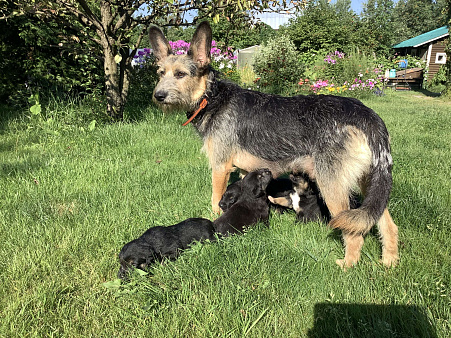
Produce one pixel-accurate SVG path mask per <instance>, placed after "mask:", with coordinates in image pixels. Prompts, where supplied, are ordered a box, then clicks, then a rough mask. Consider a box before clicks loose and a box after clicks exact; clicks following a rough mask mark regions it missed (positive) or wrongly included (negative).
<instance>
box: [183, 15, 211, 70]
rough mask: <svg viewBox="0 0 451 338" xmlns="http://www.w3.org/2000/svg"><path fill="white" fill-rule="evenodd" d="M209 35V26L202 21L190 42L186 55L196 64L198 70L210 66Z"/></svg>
mask: <svg viewBox="0 0 451 338" xmlns="http://www.w3.org/2000/svg"><path fill="white" fill-rule="evenodd" d="M211 35H212V33H211V27H210V24H209V23H208V22H207V21H204V22H201V23H200V24H199V26H197V29H196V32H195V33H194V35H193V39H192V40H191V45H190V47H189V49H188V55H189V56H190V57H191V58H192V59H193V60H194V62H196V63H197V64H198V66H199V68H204V67H206V66H208V65H209V64H210V61H211V57H210V50H211V40H212V37H211Z"/></svg>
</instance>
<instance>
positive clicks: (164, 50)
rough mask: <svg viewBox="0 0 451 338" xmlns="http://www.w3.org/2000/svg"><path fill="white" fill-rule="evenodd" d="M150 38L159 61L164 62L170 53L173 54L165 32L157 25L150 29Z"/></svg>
mask: <svg viewBox="0 0 451 338" xmlns="http://www.w3.org/2000/svg"><path fill="white" fill-rule="evenodd" d="M149 40H150V44H151V45H152V49H153V54H154V55H155V57H156V59H157V62H162V61H163V60H164V59H166V58H167V57H168V56H169V55H170V54H172V49H171V46H170V45H169V42H168V40H167V39H166V38H165V36H164V34H163V32H162V31H161V29H160V28H158V27H157V26H152V27H150V29H149Z"/></svg>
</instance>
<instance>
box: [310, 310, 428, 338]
mask: <svg viewBox="0 0 451 338" xmlns="http://www.w3.org/2000/svg"><path fill="white" fill-rule="evenodd" d="M314 323H315V324H314V327H313V328H311V329H310V330H309V331H308V333H307V337H309V338H313V337H315V338H316V337H350V338H351V337H359V338H360V337H381V338H383V337H387V338H388V337H434V338H435V337H437V332H436V329H435V327H433V326H432V325H431V323H430V321H429V320H428V317H427V315H426V313H425V310H424V309H423V308H421V307H419V306H414V305H375V304H336V303H318V304H315V307H314Z"/></svg>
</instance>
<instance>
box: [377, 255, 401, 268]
mask: <svg viewBox="0 0 451 338" xmlns="http://www.w3.org/2000/svg"><path fill="white" fill-rule="evenodd" d="M380 262H381V263H382V264H384V265H385V266H386V267H388V268H393V267H395V266H396V265H398V263H399V257H398V255H390V256H389V255H383V256H382V259H381V260H380Z"/></svg>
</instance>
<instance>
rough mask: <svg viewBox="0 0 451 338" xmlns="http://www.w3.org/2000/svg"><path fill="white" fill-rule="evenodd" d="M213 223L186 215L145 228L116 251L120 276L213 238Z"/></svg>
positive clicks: (172, 256)
mask: <svg viewBox="0 0 451 338" xmlns="http://www.w3.org/2000/svg"><path fill="white" fill-rule="evenodd" d="M214 234H215V231H214V228H213V223H212V222H211V221H210V220H208V219H205V218H188V219H186V220H184V221H182V222H180V223H177V224H174V225H171V226H167V227H162V226H156V227H153V228H150V229H148V230H147V231H146V232H144V233H143V234H142V235H141V236H140V237H138V238H137V239H134V240H133V241H131V242H129V243H127V244H125V245H124V246H123V248H122V249H121V251H120V253H119V262H120V264H121V267H120V269H119V272H118V274H117V275H118V277H119V278H125V277H126V276H127V272H128V271H129V269H131V268H138V269H141V270H144V269H146V268H147V267H148V266H149V265H150V264H152V263H154V262H158V261H162V260H163V259H175V258H177V257H178V255H179V254H180V252H181V251H182V250H185V249H187V248H188V247H189V245H190V244H191V243H192V242H194V241H205V240H210V241H212V242H213V241H215V240H216V237H215V235H214Z"/></svg>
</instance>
